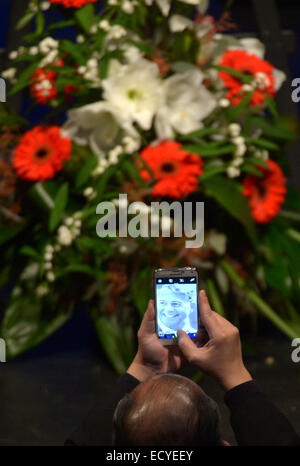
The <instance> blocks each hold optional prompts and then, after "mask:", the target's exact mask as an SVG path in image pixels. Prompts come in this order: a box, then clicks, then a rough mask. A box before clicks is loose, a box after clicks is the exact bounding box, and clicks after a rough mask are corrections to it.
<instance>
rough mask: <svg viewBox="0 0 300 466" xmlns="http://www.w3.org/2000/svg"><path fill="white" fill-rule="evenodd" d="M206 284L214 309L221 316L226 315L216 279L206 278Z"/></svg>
mask: <svg viewBox="0 0 300 466" xmlns="http://www.w3.org/2000/svg"><path fill="white" fill-rule="evenodd" d="M206 286H207V292H208V296H209V299H210V301H211V303H212V307H213V309H214V310H215V311H216V312H217V313H218V314H220V315H221V316H223V317H226V314H225V310H224V307H223V304H222V300H221V298H220V296H219V293H218V290H217V287H216V285H215V283H214V281H213V280H211V279H210V278H209V279H208V280H206Z"/></svg>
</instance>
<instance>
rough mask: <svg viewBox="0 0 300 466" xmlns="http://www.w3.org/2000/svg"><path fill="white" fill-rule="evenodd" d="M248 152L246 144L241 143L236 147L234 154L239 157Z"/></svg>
mask: <svg viewBox="0 0 300 466" xmlns="http://www.w3.org/2000/svg"><path fill="white" fill-rule="evenodd" d="M246 152H247V146H246V144H240V145H238V146H237V147H236V149H235V152H234V155H235V156H237V157H242V156H243V155H245V153H246Z"/></svg>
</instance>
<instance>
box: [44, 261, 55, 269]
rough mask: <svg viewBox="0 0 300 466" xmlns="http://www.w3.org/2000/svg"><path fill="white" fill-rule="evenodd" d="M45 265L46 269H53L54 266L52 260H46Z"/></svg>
mask: <svg viewBox="0 0 300 466" xmlns="http://www.w3.org/2000/svg"><path fill="white" fill-rule="evenodd" d="M44 267H45V270H51V269H52V267H53V266H52V262H45V265H44Z"/></svg>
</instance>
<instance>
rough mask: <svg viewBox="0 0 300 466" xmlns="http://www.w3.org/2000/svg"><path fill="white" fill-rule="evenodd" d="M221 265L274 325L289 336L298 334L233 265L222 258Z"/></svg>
mask: <svg viewBox="0 0 300 466" xmlns="http://www.w3.org/2000/svg"><path fill="white" fill-rule="evenodd" d="M220 265H221V267H222V268H223V269H224V271H225V272H226V273H227V274H228V276H229V278H231V280H232V281H233V282H235V283H236V284H237V285H238V286H239V287H241V288H242V289H244V291H245V294H246V296H247V297H248V299H249V300H250V301H251V302H252V303H253V304H255V305H256V307H257V308H258V310H259V311H260V312H261V313H262V314H263V315H264V316H265V317H267V319H269V320H270V321H271V322H272V323H273V324H274V325H275V327H277V328H279V330H281V331H282V332H283V333H285V335H287V336H288V337H289V338H292V339H293V338H296V337H297V336H298V333H297V329H296V328H295V326H294V325H292V323H290V322H288V321H285V320H283V319H282V318H281V317H280V316H279V315H278V314H276V312H275V311H274V310H273V309H272V308H271V307H270V306H269V305H268V304H267V303H266V302H265V301H264V300H263V299H262V298H261V297H260V296H258V294H257V293H256V292H255V291H254V290H252V289H251V288H249V287H248V286H247V284H246V282H245V281H244V280H243V279H242V278H241V277H240V276H239V275H238V274H237V272H236V271H235V270H234V269H233V267H232V266H231V265H230V264H229V262H228V261H226V260H222V261H221V262H220Z"/></svg>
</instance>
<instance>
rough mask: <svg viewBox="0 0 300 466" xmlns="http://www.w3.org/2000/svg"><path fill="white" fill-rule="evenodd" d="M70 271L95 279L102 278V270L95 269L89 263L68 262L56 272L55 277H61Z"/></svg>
mask: <svg viewBox="0 0 300 466" xmlns="http://www.w3.org/2000/svg"><path fill="white" fill-rule="evenodd" d="M72 273H84V274H85V275H89V276H91V277H94V278H96V279H99V278H102V277H103V276H104V272H102V271H101V270H95V269H93V268H92V267H90V266H89V265H85V264H70V265H67V266H66V267H64V268H62V269H61V270H60V271H59V272H57V273H56V278H61V277H64V276H65V275H69V274H72Z"/></svg>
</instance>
